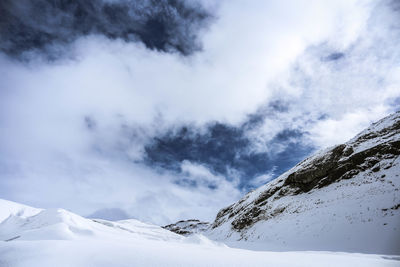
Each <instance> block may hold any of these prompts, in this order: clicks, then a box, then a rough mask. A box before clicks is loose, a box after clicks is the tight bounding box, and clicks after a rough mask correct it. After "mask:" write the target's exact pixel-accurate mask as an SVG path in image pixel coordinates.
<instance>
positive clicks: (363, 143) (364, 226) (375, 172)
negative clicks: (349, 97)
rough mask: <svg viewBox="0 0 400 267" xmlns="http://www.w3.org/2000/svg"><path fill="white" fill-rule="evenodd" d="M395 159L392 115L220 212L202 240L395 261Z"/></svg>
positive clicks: (398, 224) (399, 182)
mask: <svg viewBox="0 0 400 267" xmlns="http://www.w3.org/2000/svg"><path fill="white" fill-rule="evenodd" d="M399 155H400V112H397V113H395V114H393V115H391V116H388V117H386V118H384V119H382V120H380V121H378V122H376V123H374V124H372V125H371V126H370V127H369V128H368V129H366V130H365V131H363V132H361V133H360V134H358V135H357V136H356V137H354V138H353V139H351V140H350V141H348V142H347V143H345V144H341V145H338V146H335V147H333V148H329V149H326V150H324V151H321V152H319V153H317V154H316V155H314V156H312V157H310V158H307V159H306V160H304V161H302V162H300V163H299V164H298V165H296V166H295V167H294V168H292V169H291V170H289V171H288V172H286V173H284V174H283V175H281V176H280V177H278V178H277V179H276V180H274V181H272V182H270V183H268V184H266V185H264V186H262V187H260V188H258V189H257V190H255V191H252V192H250V193H248V194H247V195H246V196H244V197H243V198H242V199H241V200H239V201H238V202H237V203H235V204H233V205H231V206H229V207H226V208H224V209H222V210H221V211H220V212H219V213H218V215H217V217H216V219H215V221H214V222H213V224H212V227H211V230H210V231H209V232H208V233H207V234H208V236H209V237H210V238H212V239H215V240H220V241H224V242H230V244H232V245H235V246H239V247H247V248H248V247H253V248H257V249H268V250H329V251H349V252H365V253H385V254H400V191H399V190H400V157H399ZM236 241H239V242H236ZM245 241H247V242H245Z"/></svg>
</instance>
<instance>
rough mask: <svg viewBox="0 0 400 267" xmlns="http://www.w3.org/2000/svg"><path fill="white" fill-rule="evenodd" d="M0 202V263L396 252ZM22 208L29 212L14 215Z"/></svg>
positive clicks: (230, 260)
mask: <svg viewBox="0 0 400 267" xmlns="http://www.w3.org/2000/svg"><path fill="white" fill-rule="evenodd" d="M0 204H1V212H2V214H3V215H4V214H6V213H7V211H8V212H9V216H8V217H7V219H6V220H4V221H3V222H2V223H1V224H0V236H1V239H2V240H3V241H0V266H2V267H3V266H4V267H5V266H8V267H25V266H32V267H33V266H41V267H54V266H59V267H64V266H65V267H66V266H74V267H80V266H82V267H87V266H97V267H102V266H107V267H108V266H116V267H119V266H277V267H279V266H310V267H312V266H352V267H356V266H360V267H361V266H362V267H368V266H388V267H389V266H393V267H394V266H398V265H399V261H398V260H399V259H398V258H397V257H395V256H383V255H364V254H350V253H332V252H266V251H263V252H261V251H251V250H244V249H236V248H230V247H227V246H226V245H224V244H222V243H217V242H214V241H211V240H209V239H208V238H206V237H205V236H202V235H197V234H194V235H192V236H190V237H184V236H181V235H177V234H174V233H172V232H170V231H167V230H164V229H162V228H161V227H158V226H155V225H149V224H145V223H142V222H139V221H137V220H123V221H118V222H111V221H106V220H90V219H86V218H83V217H80V216H78V215H76V214H73V213H71V212H68V211H66V210H63V209H50V210H39V209H33V208H28V207H26V206H23V205H19V204H17V203H13V202H10V201H5V200H0ZM21 209H23V210H29V211H32V213H33V214H34V215H32V216H26V214H25V215H24V214H23V213H20V214H18V212H17V213H15V211H18V210H21ZM37 211H39V212H38V213H37ZM35 213H36V214H35Z"/></svg>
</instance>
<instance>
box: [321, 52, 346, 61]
mask: <svg viewBox="0 0 400 267" xmlns="http://www.w3.org/2000/svg"><path fill="white" fill-rule="evenodd" d="M344 56H345V54H344V53H340V52H334V53H332V54H330V55H328V56H326V57H324V58H322V61H335V60H339V59H341V58H343V57H344Z"/></svg>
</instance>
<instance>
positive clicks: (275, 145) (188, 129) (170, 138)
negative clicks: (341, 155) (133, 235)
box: [0, 0, 400, 224]
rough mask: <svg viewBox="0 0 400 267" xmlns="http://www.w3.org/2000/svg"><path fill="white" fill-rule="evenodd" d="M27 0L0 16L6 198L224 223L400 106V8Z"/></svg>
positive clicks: (0, 190) (1, 178) (10, 4)
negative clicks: (223, 211) (221, 212)
mask: <svg viewBox="0 0 400 267" xmlns="http://www.w3.org/2000/svg"><path fill="white" fill-rule="evenodd" d="M18 3H20V5H19V4H18V5H17V4H16V2H15V1H4V2H2V3H1V4H0V11H1V12H2V13H3V12H5V13H4V14H7V16H3V17H2V18H1V19H0V26H1V28H0V29H1V38H0V49H1V53H0V72H1V77H2V79H1V81H0V129H1V131H0V197H1V198H6V199H10V200H15V201H19V202H23V203H26V204H31V205H34V206H35V205H36V206H39V207H64V208H68V209H71V210H73V211H75V212H78V213H80V214H82V215H91V216H95V217H104V218H111V219H122V218H128V217H133V218H138V219H141V220H144V221H149V222H154V223H157V224H164V223H169V222H173V221H176V220H178V219H188V218H193V217H195V218H199V219H204V220H211V219H213V216H215V214H216V211H217V210H218V209H220V208H222V207H224V206H226V205H228V204H230V203H232V202H233V201H235V200H237V199H238V198H239V197H240V196H242V195H243V194H244V193H246V192H247V191H248V190H250V189H252V188H255V187H257V186H259V185H261V184H263V183H265V182H266V181H269V180H271V179H273V178H275V177H277V175H279V174H281V173H282V172H284V171H285V170H287V169H289V168H290V167H292V166H293V165H294V164H296V163H297V162H298V161H300V160H301V159H303V158H304V157H306V156H307V155H309V154H310V153H313V152H314V151H316V150H317V149H321V148H325V147H328V146H331V145H335V144H338V143H340V142H344V141H346V140H347V139H349V138H351V137H352V136H353V135H355V134H356V133H358V132H359V131H360V130H362V129H363V128H365V127H367V126H368V125H369V124H370V123H371V122H372V121H374V120H377V119H380V118H382V117H384V116H385V115H388V114H390V113H391V112H393V111H395V110H398V109H399V107H400V45H399V44H400V5H399V2H398V1H355V0H354V1H351V0H350V1H349V0H343V1H340V0H335V1H309V0H307V1H305V0H304V1H298V0H296V1H294V0H293V1H268V2H265V1H251V2H243V1H222V2H221V1H216V2H213V1H205V0H204V1H200V2H198V1H196V2H195V1H189V2H187V1H185V2H184V1H172V0H171V1H161V2H160V1H128V0H113V1H111V0H107V1H106V0H97V1H93V2H91V4H88V2H87V1H44V0H43V1H28V0H26V1H22V2H20V1H19V2H18ZM39 11H40V12H39ZM24 12H25V13H24ZM79 12H81V13H82V12H83V14H84V15H79V14H80V13H79ZM23 14H29V16H28V17H27V18H26V19H24V20H22V19H21V17H22V15H23ZM35 14H36V16H35ZM77 14H78V15H79V16H78V15H77ZM53 18H56V19H54V20H53Z"/></svg>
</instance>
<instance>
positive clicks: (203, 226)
mask: <svg viewBox="0 0 400 267" xmlns="http://www.w3.org/2000/svg"><path fill="white" fill-rule="evenodd" d="M209 227H210V223H209V222H201V221H200V220H195V219H192V220H183V221H178V222H176V223H173V224H168V225H165V226H163V227H162V228H164V229H166V230H169V231H172V232H174V233H177V234H180V235H184V236H189V235H192V234H201V233H204V232H205V231H207V230H208V229H209Z"/></svg>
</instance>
